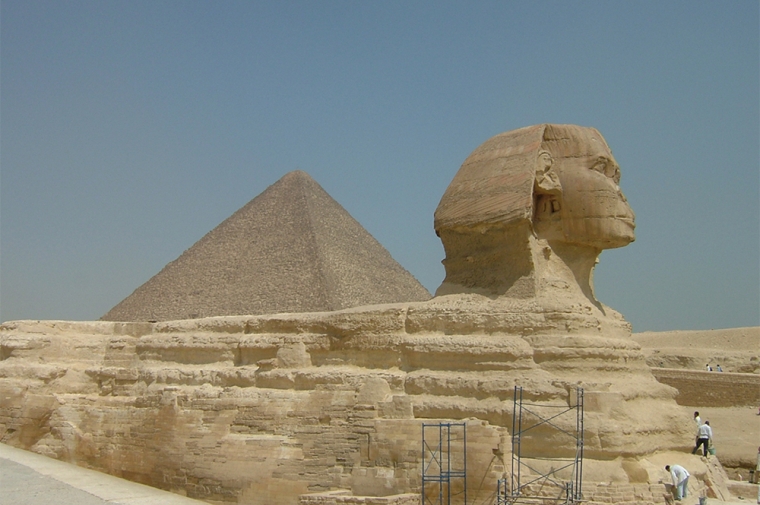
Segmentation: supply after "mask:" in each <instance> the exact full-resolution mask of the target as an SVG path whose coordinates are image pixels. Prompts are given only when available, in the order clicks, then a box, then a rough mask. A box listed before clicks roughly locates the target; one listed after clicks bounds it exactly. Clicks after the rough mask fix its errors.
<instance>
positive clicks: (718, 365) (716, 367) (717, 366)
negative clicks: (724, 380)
mask: <svg viewBox="0 0 760 505" xmlns="http://www.w3.org/2000/svg"><path fill="white" fill-rule="evenodd" d="M715 369H716V370H717V371H719V372H722V371H723V369H722V368H721V367H720V363H718V364H717V365H716V366H715Z"/></svg>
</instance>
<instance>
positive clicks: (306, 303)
mask: <svg viewBox="0 0 760 505" xmlns="http://www.w3.org/2000/svg"><path fill="white" fill-rule="evenodd" d="M429 298H430V293H429V292H428V291H427V290H426V289H425V288H424V287H423V286H422V285H421V284H420V283H419V282H418V281H417V280H416V279H415V278H414V277H413V276H412V275H411V274H410V273H409V272H407V271H406V270H405V269H404V268H403V267H401V265H399V264H398V263H397V262H396V261H395V260H394V259H393V258H392V257H391V255H390V254H389V253H388V251H387V250H385V248H384V247H383V246H382V245H380V243H379V242H378V241H377V240H375V239H374V238H373V237H372V235H370V234H369V233H368V232H367V231H366V230H365V229H364V228H363V227H362V226H361V225H360V224H359V223H358V222H357V221H356V220H355V219H354V218H352V217H351V215H350V214H349V213H348V212H347V211H346V210H345V209H344V208H343V207H342V206H341V205H340V204H339V203H338V202H336V201H335V200H333V198H332V197H330V195H328V194H327V192H325V190H324V189H322V187H321V186H320V185H319V184H317V182H316V181H314V179H312V178H311V177H310V176H309V175H308V174H307V173H305V172H302V171H294V172H290V173H288V174H286V175H285V176H283V177H282V178H281V179H280V180H279V181H277V182H276V183H274V184H273V185H271V186H270V187H269V188H267V189H266V190H265V191H264V192H263V193H261V194H260V195H259V196H257V197H256V198H254V199H253V200H251V201H250V202H248V203H247V204H246V205H245V206H243V207H242V208H241V209H239V210H238V211H237V212H235V213H234V214H232V216H230V217H229V218H227V219H226V220H225V221H224V222H222V223H221V224H220V225H219V226H217V227H216V228H214V229H213V230H211V231H210V232H209V233H208V234H206V236H204V237H203V238H202V239H200V240H199V241H198V242H196V243H195V244H194V245H193V246H192V247H190V248H189V249H188V250H186V251H185V252H184V253H183V254H182V255H181V256H180V257H179V258H177V259H176V260H174V261H172V262H171V263H169V264H168V265H166V266H165V267H164V268H163V269H162V270H161V271H160V272H159V273H158V274H156V275H155V276H153V277H152V278H151V279H150V280H148V281H147V282H146V283H145V284H143V285H142V286H140V287H139V288H137V289H136V290H135V291H134V292H133V293H132V294H131V295H129V296H128V297H127V298H125V299H124V300H122V301H121V302H120V303H119V304H117V305H116V306H115V307H113V308H112V309H111V310H110V311H109V312H108V313H107V314H105V315H104V316H103V317H102V318H101V320H104V321H168V320H177V319H194V318H199V317H209V316H229V315H249V314H274V313H281V312H319V311H332V310H338V309H344V308H349V307H355V306H360V305H373V304H381V303H395V302H407V301H422V300H427V299H429Z"/></svg>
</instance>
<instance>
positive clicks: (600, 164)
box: [591, 158, 607, 175]
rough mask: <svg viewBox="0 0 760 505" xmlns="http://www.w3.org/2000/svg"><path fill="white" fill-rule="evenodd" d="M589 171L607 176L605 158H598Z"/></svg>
mask: <svg viewBox="0 0 760 505" xmlns="http://www.w3.org/2000/svg"><path fill="white" fill-rule="evenodd" d="M591 170H596V171H597V172H599V173H600V174H602V175H607V173H606V172H607V158H599V159H598V160H596V163H594V166H593V167H591Z"/></svg>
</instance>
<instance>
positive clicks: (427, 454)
mask: <svg viewBox="0 0 760 505" xmlns="http://www.w3.org/2000/svg"><path fill="white" fill-rule="evenodd" d="M456 481H461V482H460V483H459V485H458V487H457V490H456V491H454V490H453V489H452V482H456ZM436 491H437V492H436ZM459 495H462V499H463V501H460V500H459ZM452 499H455V500H456V501H457V503H463V504H464V505H466V504H467V424H466V423H423V424H422V505H451V504H452Z"/></svg>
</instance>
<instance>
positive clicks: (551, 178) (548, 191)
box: [534, 150, 562, 196]
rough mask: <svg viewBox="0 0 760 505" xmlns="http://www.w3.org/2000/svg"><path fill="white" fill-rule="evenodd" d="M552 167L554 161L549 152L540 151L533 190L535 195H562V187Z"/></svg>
mask: <svg viewBox="0 0 760 505" xmlns="http://www.w3.org/2000/svg"><path fill="white" fill-rule="evenodd" d="M553 165H554V160H553V159H552V155H551V153H550V152H549V151H545V150H541V151H539V152H538V158H537V159H536V179H535V181H536V182H535V188H534V191H535V192H536V193H538V194H545V195H557V196H558V195H561V194H562V185H561V184H560V182H559V176H558V175H557V172H556V171H555V170H554V166H553Z"/></svg>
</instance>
